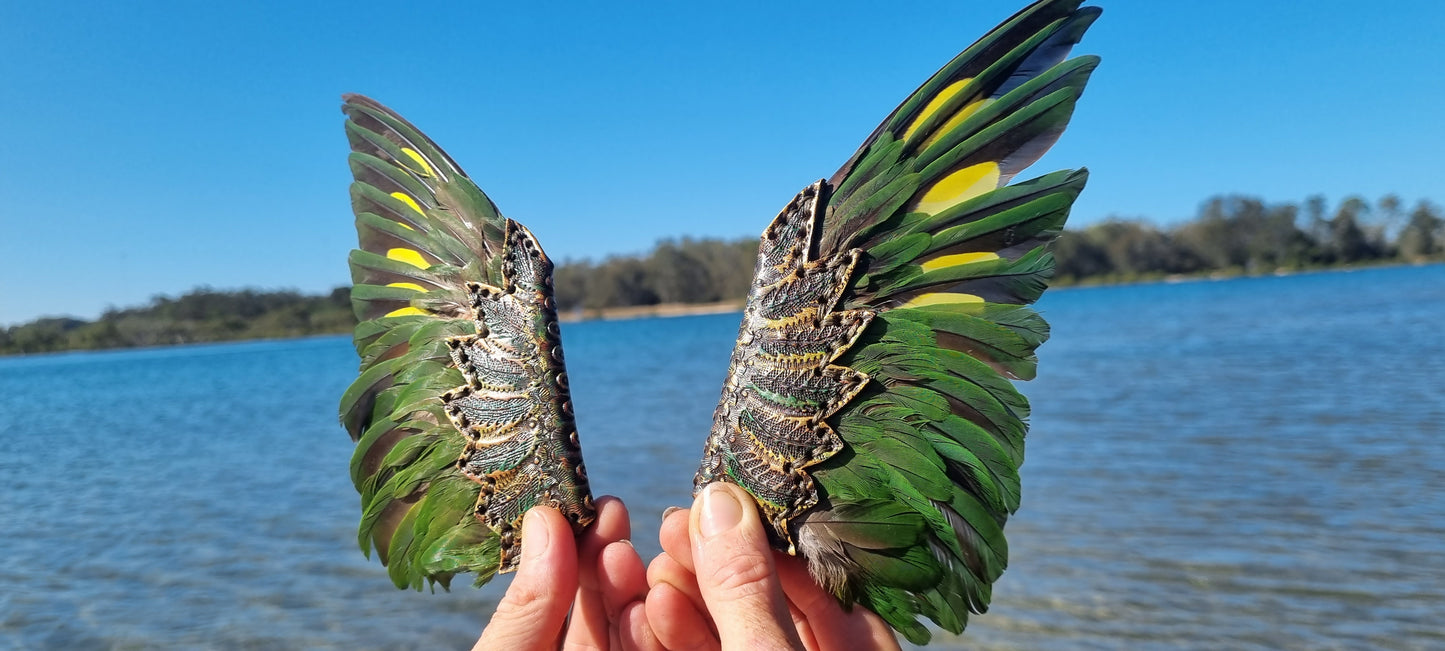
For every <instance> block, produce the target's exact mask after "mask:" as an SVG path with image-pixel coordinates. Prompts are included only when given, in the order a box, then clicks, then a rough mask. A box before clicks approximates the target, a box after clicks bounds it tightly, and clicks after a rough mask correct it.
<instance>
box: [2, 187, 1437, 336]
mask: <svg viewBox="0 0 1445 651" xmlns="http://www.w3.org/2000/svg"><path fill="white" fill-rule="evenodd" d="M1053 250H1054V255H1055V257H1056V258H1057V259H1058V270H1057V273H1056V276H1055V280H1054V283H1055V284H1056V285H1067V284H1076V283H1091V284H1092V283H1119V282H1134V281H1139V280H1149V279H1156V278H1164V277H1177V276H1195V275H1240V274H1266V273H1279V272H1288V271H1299V270H1307V269H1320V268H1328V267H1336V266H1355V265H1367V264H1386V263H1421V262H1431V261H1441V260H1445V217H1442V214H1441V211H1440V209H1439V207H1437V206H1435V205H1434V204H1431V203H1430V202H1428V201H1419V202H1417V203H1415V204H1413V205H1410V206H1408V207H1407V206H1406V204H1405V203H1404V202H1402V201H1401V200H1400V199H1399V198H1397V197H1394V196H1387V197H1384V198H1382V199H1380V200H1379V201H1377V202H1374V203H1370V202H1368V201H1366V200H1364V199H1361V198H1358V197H1352V198H1349V199H1346V200H1345V201H1343V202H1341V203H1340V205H1338V206H1335V207H1334V209H1333V210H1330V209H1329V206H1327V205H1326V203H1325V201H1324V199H1323V198H1321V197H1312V198H1310V199H1308V200H1306V201H1305V202H1304V203H1302V204H1295V203H1278V204H1271V203H1266V202H1265V201H1263V200H1261V199H1258V198H1254V197H1246V196H1237V195H1230V196H1220V197H1215V198H1211V199H1209V200H1207V201H1205V202H1204V203H1203V204H1202V205H1201V207H1200V210H1199V214H1198V215H1197V216H1196V217H1195V218H1194V219H1192V220H1189V221H1185V222H1182V223H1179V224H1176V225H1172V226H1168V227H1160V226H1157V225H1155V224H1154V223H1153V222H1152V221H1150V220H1146V219H1142V218H1138V219H1124V218H1111V219H1108V220H1105V221H1102V222H1098V223H1095V224H1091V225H1089V226H1086V227H1084V228H1082V229H1072V230H1068V231H1065V232H1064V233H1063V234H1062V235H1061V236H1060V237H1059V239H1058V241H1057V242H1056V243H1055V244H1054V248H1053ZM756 255H757V239H756V238H754V237H747V238H741V239H736V240H719V239H692V238H686V237H684V238H681V239H669V240H663V241H661V242H659V243H658V244H657V245H656V246H655V247H654V248H653V249H652V251H650V252H648V253H646V254H642V255H619V256H611V257H608V258H606V259H603V260H599V261H592V260H581V261H564V262H563V263H561V264H560V265H558V266H557V269H556V272H555V281H556V290H557V297H556V298H557V306H558V309H559V311H561V312H563V313H568V314H571V315H574V316H576V315H580V316H589V315H597V314H600V313H602V312H603V311H604V310H609V309H615V308H629V307H633V308H635V307H638V306H651V305H666V304H682V303H717V302H723V301H737V302H739V303H740V302H741V301H742V299H743V298H744V297H745V296H746V295H747V290H748V285H749V284H750V282H751V280H752V273H753V261H754V259H755V257H756ZM338 264H340V262H339V261H338ZM348 292H349V288H347V287H339V288H337V289H335V290H333V291H331V292H330V293H329V294H326V295H321V296H315V295H303V294H300V293H297V292H291V291H279V292H265V291H257V290H251V289H246V290H240V291H219V290H214V289H211V288H208V287H203V288H199V289H196V290H193V291H191V292H189V293H187V294H185V295H183V296H180V297H177V298H170V297H166V296H158V297H155V298H153V299H151V302H150V304H149V305H145V306H142V307H132V308H124V309H117V308H112V309H110V310H107V311H106V312H105V314H103V315H101V317H100V318H99V319H96V320H94V321H86V320H82V319H74V318H66V317H51V318H43V319H38V320H35V321H32V322H30V323H25V324H21V325H16V326H11V327H9V328H0V354H14V353H39V352H50V351H59V350H72V349H100V348H132V347H139V346H157V345H168V344H179V343H196V342H209V341H232V340H241V339H263V338H278V337H298V336H305V335H314V334H330V333H340V332H347V331H349V330H350V329H351V328H352V326H353V325H354V324H355V320H354V318H353V317H352V315H351V310H350V307H349V305H348V298H347V297H348Z"/></svg>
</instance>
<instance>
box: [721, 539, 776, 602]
mask: <svg viewBox="0 0 1445 651" xmlns="http://www.w3.org/2000/svg"><path fill="white" fill-rule="evenodd" d="M770 560H771V559H769V558H768V557H767V556H766V555H764V554H760V553H757V552H755V551H753V550H748V551H746V552H740V553H732V554H729V555H727V556H726V557H724V558H723V559H722V560H721V561H720V562H718V563H715V564H711V567H709V568H708V569H707V571H706V580H707V581H708V582H709V583H710V584H711V585H712V586H713V588H714V589H715V590H716V591H717V592H718V594H719V595H721V596H723V597H725V598H730V599H736V598H739V597H747V596H751V595H756V594H766V593H767V592H768V590H769V588H770V585H771V583H770V581H771V580H772V577H773V570H772V564H771V563H770V562H769V561H770Z"/></svg>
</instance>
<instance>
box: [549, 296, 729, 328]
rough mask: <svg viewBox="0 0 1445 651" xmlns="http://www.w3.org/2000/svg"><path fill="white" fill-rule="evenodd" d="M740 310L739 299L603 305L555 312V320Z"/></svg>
mask: <svg viewBox="0 0 1445 651" xmlns="http://www.w3.org/2000/svg"><path fill="white" fill-rule="evenodd" d="M741 311H743V301H741V300H733V301H718V302H716V303H657V304H655V305H629V306H626V307H604V308H596V309H591V310H584V309H576V310H570V311H567V312H559V313H557V320H558V321H561V322H562V323H581V322H583V321H627V320H631V319H651V318H670V317H677V316H697V315H703V314H727V313H729V312H741Z"/></svg>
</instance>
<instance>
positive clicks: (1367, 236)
mask: <svg viewBox="0 0 1445 651" xmlns="http://www.w3.org/2000/svg"><path fill="white" fill-rule="evenodd" d="M1053 250H1054V255H1055V257H1056V258H1057V260H1058V271H1057V274H1056V282H1058V283H1061V284H1068V283H1071V282H1124V281H1130V280H1139V279H1147V278H1152V277H1162V276H1170V275H1190V274H1202V273H1219V272H1223V273H1228V274H1241V273H1243V274H1258V273H1273V272H1276V271H1292V270H1302V269H1315V268H1323V267H1330V266H1336V265H1357V264H1370V263H1383V262H1423V261H1430V260H1441V259H1445V220H1442V217H1441V213H1440V210H1439V208H1438V207H1436V206H1434V205H1433V204H1431V203H1429V202H1427V201H1420V202H1419V203H1417V204H1415V206H1414V207H1413V208H1411V209H1409V210H1408V211H1407V210H1406V209H1405V208H1404V205H1403V204H1402V203H1401V201H1400V200H1399V198H1397V197H1394V196H1387V197H1385V198H1383V199H1381V200H1380V201H1378V202H1377V203H1375V204H1374V205H1371V204H1370V203H1369V202H1368V201H1366V200H1364V199H1361V198H1359V197H1351V198H1349V199H1346V200H1345V201H1343V202H1341V203H1340V205H1339V206H1338V207H1336V209H1335V210H1334V212H1333V213H1330V212H1329V211H1328V209H1327V206H1326V203H1325V200H1324V198H1323V197H1311V198H1309V199H1307V200H1306V201H1305V202H1304V204H1303V205H1302V206H1301V205H1298V204H1293V203H1279V204H1267V203H1265V202H1264V201H1261V200H1260V199H1257V198H1254V197H1243V196H1237V195H1230V196H1220V197H1214V198H1211V199H1209V200H1208V201H1205V202H1204V204H1203V205H1202V206H1201V207H1200V210H1199V215H1198V216H1197V217H1195V218H1194V219H1193V220H1190V221H1187V222H1184V223H1181V224H1178V225H1176V226H1173V227H1170V228H1164V229H1161V228H1159V227H1157V226H1155V225H1153V224H1151V223H1149V222H1147V221H1144V220H1138V219H1135V220H1126V219H1109V220H1106V221H1103V222H1101V223H1097V224H1092V225H1090V226H1087V227H1085V228H1083V229H1079V230H1068V231H1065V232H1064V233H1063V234H1062V235H1061V236H1059V239H1058V241H1057V242H1055V243H1054V249H1053Z"/></svg>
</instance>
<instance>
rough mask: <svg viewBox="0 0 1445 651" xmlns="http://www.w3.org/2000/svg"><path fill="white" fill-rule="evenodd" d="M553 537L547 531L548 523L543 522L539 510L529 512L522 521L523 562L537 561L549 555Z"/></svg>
mask: <svg viewBox="0 0 1445 651" xmlns="http://www.w3.org/2000/svg"><path fill="white" fill-rule="evenodd" d="M551 535H552V534H551V532H549V531H547V523H546V522H543V521H542V514H541V513H539V512H538V511H537V509H532V510H530V511H528V512H527V515H526V517H524V518H523V519H522V560H524V561H535V560H537V559H539V558H541V557H542V555H543V554H545V553H547V546H548V544H550V542H551V541H550V540H549V537H550V536H551Z"/></svg>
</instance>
